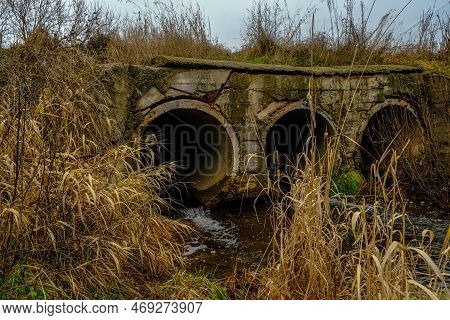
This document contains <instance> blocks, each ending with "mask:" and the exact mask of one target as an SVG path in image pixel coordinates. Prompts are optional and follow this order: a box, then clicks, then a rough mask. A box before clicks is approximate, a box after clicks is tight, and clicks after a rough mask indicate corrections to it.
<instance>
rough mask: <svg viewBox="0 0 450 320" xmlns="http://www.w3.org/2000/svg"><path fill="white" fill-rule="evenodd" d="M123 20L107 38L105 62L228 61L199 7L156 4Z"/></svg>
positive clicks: (184, 3) (145, 7)
mask: <svg viewBox="0 0 450 320" xmlns="http://www.w3.org/2000/svg"><path fill="white" fill-rule="evenodd" d="M145 4H146V5H144V6H143V7H140V9H141V11H139V14H137V15H134V16H127V17H124V18H123V19H122V21H121V25H122V27H121V28H120V29H119V30H118V31H117V32H115V33H114V34H113V35H112V36H111V37H110V39H109V42H108V45H107V53H108V59H109V60H110V61H114V62H123V63H133V64H150V61H151V59H152V57H154V56H156V55H171V56H182V57H194V58H195V57H199V58H204V59H208V58H209V59H212V58H216V59H217V58H227V57H228V56H229V54H230V51H229V50H228V49H226V48H225V46H223V45H221V44H220V43H219V42H218V40H217V39H216V38H214V37H213V36H212V34H211V27H210V24H209V20H208V18H207V17H206V16H205V15H204V13H203V12H202V10H201V8H200V6H199V5H198V4H193V3H188V2H183V1H182V2H181V3H179V2H174V1H171V0H168V1H158V2H154V3H151V4H150V3H147V2H145Z"/></svg>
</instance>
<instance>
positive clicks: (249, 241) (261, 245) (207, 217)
mask: <svg viewBox="0 0 450 320" xmlns="http://www.w3.org/2000/svg"><path fill="white" fill-rule="evenodd" d="M180 213H181V215H182V219H184V220H187V221H188V222H190V223H191V224H192V225H193V226H194V227H195V228H196V229H197V230H198V234H197V235H196V236H195V237H194V238H192V239H191V240H190V241H189V242H188V243H187V245H186V248H185V252H184V256H185V259H187V260H188V262H189V263H188V264H189V266H190V269H192V270H202V271H203V272H207V273H213V274H214V276H217V277H220V276H226V275H228V274H230V273H232V272H233V270H241V269H243V268H251V269H258V268H261V267H263V266H264V265H265V263H266V261H267V252H268V251H269V250H270V249H271V247H270V246H271V237H272V234H273V228H272V223H271V215H270V211H269V210H268V207H267V206H264V205H260V206H257V207H256V209H255V208H254V207H253V205H252V204H251V203H245V204H235V205H229V206H227V207H221V208H217V209H212V210H211V209H208V208H206V207H195V208H187V209H183V210H180ZM407 213H408V219H409V221H410V223H408V225H407V234H406V236H407V239H413V238H416V239H420V238H421V233H422V231H423V230H424V229H430V230H432V231H433V232H434V236H435V238H434V241H433V243H432V247H431V255H432V256H433V258H434V259H438V256H439V252H440V250H441V246H442V244H443V241H444V239H445V236H446V234H447V230H448V228H449V226H450V215H449V213H448V212H445V211H442V210H439V209H437V208H435V207H433V206H432V205H431V204H427V203H425V202H415V201H408V202H407ZM447 269H449V270H446V271H448V272H450V266H447Z"/></svg>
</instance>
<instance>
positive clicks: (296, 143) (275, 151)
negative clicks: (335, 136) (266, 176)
mask: <svg viewBox="0 0 450 320" xmlns="http://www.w3.org/2000/svg"><path fill="white" fill-rule="evenodd" d="M312 128H313V124H312V122H311V112H310V111H309V110H307V109H295V110H292V111H289V112H287V113H286V114H284V115H283V116H282V117H281V118H279V119H278V120H277V121H276V122H275V123H274V124H273V126H272V127H271V128H270V130H269V132H268V134H267V137H266V150H265V151H266V155H267V156H268V157H267V165H268V169H269V172H272V173H273V172H274V171H282V172H288V171H289V168H292V167H294V168H295V167H299V166H302V165H303V163H302V162H303V161H304V160H305V156H306V157H310V155H311V150H312V143H313V142H312V139H311V137H312ZM332 132H333V129H332V126H331V125H330V123H329V122H328V121H327V120H326V119H325V118H324V117H323V116H322V115H320V114H318V113H316V114H315V125H314V137H315V142H316V143H315V148H316V151H318V155H319V156H320V155H323V154H324V153H325V150H326V146H327V141H326V137H327V135H328V136H329V135H331V133H332Z"/></svg>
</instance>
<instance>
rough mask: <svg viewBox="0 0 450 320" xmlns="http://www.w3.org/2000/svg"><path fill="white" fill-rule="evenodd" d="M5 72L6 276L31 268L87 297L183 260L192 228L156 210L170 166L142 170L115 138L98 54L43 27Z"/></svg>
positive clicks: (1, 65)
mask: <svg viewBox="0 0 450 320" xmlns="http://www.w3.org/2000/svg"><path fill="white" fill-rule="evenodd" d="M0 69H1V70H3V71H4V72H5V73H6V77H5V78H6V83H5V84H4V85H2V87H1V88H0V97H1V100H0V150H1V155H0V248H1V254H0V273H1V274H0V276H2V277H4V278H8V277H9V275H8V273H9V272H10V271H11V270H14V269H15V268H16V267H17V266H19V265H29V266H32V269H30V270H35V272H36V277H37V278H39V281H41V282H43V283H50V284H51V285H52V286H54V287H55V288H62V289H61V290H59V289H58V292H59V295H60V297H70V298H89V297H90V295H91V293H92V292H95V291H97V290H104V289H105V288H107V287H108V285H109V284H110V283H111V282H114V281H120V280H121V279H122V278H127V277H133V275H135V274H142V273H144V274H147V277H148V278H151V277H154V276H160V275H167V274H169V273H171V272H172V271H173V270H175V269H176V268H177V267H178V266H180V265H182V264H183V260H182V256H181V253H180V250H181V243H182V238H183V235H184V234H185V233H186V232H187V231H188V228H187V227H186V226H185V225H183V224H181V223H178V222H176V221H173V220H169V219H166V218H164V217H162V216H161V215H160V208H162V207H164V206H166V205H167V204H166V203H165V200H164V199H162V198H161V197H160V195H159V194H160V193H159V192H160V191H161V190H163V189H164V186H165V184H166V183H167V182H168V181H169V180H170V179H171V168H170V167H169V166H159V167H156V166H152V165H150V166H147V167H145V168H141V166H140V161H141V147H142V146H140V145H139V144H138V143H137V142H133V141H132V142H130V143H113V137H114V140H117V138H118V137H119V138H120V132H119V131H118V130H117V128H116V126H115V123H114V121H113V120H112V119H111V118H109V108H110V106H111V102H110V100H109V95H108V93H107V91H106V90H105V88H104V87H103V85H102V83H101V82H100V81H99V80H98V79H97V78H96V76H95V75H96V72H95V62H94V61H93V59H92V58H90V57H88V56H87V55H85V54H83V52H80V51H78V50H76V49H70V48H67V47H63V46H60V44H59V43H58V41H56V40H54V39H52V38H51V37H49V36H48V35H47V34H46V33H40V32H38V33H36V34H35V35H34V36H33V37H31V38H29V39H28V40H27V41H26V42H25V43H24V44H23V45H19V46H17V47H15V48H12V49H10V50H9V51H8V56H7V57H6V58H4V59H2V60H1V61H0ZM119 141H120V139H119ZM123 290H124V294H125V295H127V294H128V293H129V294H130V295H131V296H135V294H134V293H133V292H132V291H129V292H128V293H127V292H126V290H127V287H126V286H124V288H123ZM3 294H5V293H4V292H3ZM7 296H8V295H7Z"/></svg>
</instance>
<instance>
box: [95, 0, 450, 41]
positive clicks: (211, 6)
mask: <svg viewBox="0 0 450 320" xmlns="http://www.w3.org/2000/svg"><path fill="white" fill-rule="evenodd" d="M90 1H92V2H100V3H104V4H106V5H107V6H108V7H109V8H111V9H114V10H117V11H118V12H121V13H125V12H129V13H132V12H136V11H138V10H139V9H138V7H136V6H135V5H133V4H131V3H129V2H128V1H127V0H90ZM133 1H134V2H135V3H138V4H139V3H141V4H142V3H143V2H144V1H146V0H133ZM173 1H174V2H175V3H176V2H178V1H177V0H173ZM253 1H254V0H197V1H195V0H193V1H192V2H194V3H195V2H198V3H199V5H200V7H201V8H202V11H203V12H204V13H205V15H206V16H207V17H209V20H210V23H211V32H212V35H213V36H217V37H218V40H219V42H221V43H224V44H225V45H227V46H228V47H229V48H231V49H236V48H238V47H239V45H240V34H241V33H240V27H241V24H242V21H243V19H244V17H245V14H246V9H247V8H249V7H250V6H251V4H252V3H253ZM286 1H287V3H288V6H289V7H290V8H291V10H292V11H295V10H296V9H297V8H306V7H308V6H309V5H310V4H314V5H317V6H318V7H319V9H321V10H320V11H319V13H318V15H317V16H316V18H315V19H316V25H317V27H318V28H320V26H324V25H325V24H326V23H327V20H328V11H327V10H326V0H286ZM408 1H409V0H377V1H376V3H375V6H374V10H373V13H372V19H371V20H372V21H374V22H376V21H378V19H379V18H380V17H381V16H382V15H383V14H385V13H386V12H387V11H388V10H397V11H399V10H400V9H401V8H402V7H404V5H405V4H406V3H408ZM149 2H153V0H149ZM180 2H181V0H180ZM189 2H191V1H189V0H187V2H186V0H185V3H189ZM337 2H339V3H344V1H343V0H338V1H337ZM364 2H365V3H366V4H367V6H368V7H370V6H371V4H372V2H373V0H364ZM357 3H358V4H359V1H357ZM434 3H435V6H436V8H437V9H439V11H441V12H443V11H446V12H448V11H449V9H450V0H412V2H411V3H410V4H409V5H408V7H407V8H406V9H405V10H404V11H403V12H402V14H401V15H400V16H399V18H398V20H399V21H401V24H400V27H399V28H398V29H399V30H397V31H398V32H400V31H404V30H406V29H408V28H409V27H411V26H412V25H413V24H415V23H417V21H418V20H419V17H420V15H421V13H422V11H423V10H425V9H427V8H429V7H430V6H432V5H433V4H434ZM355 7H356V6H355ZM358 8H359V5H358Z"/></svg>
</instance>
